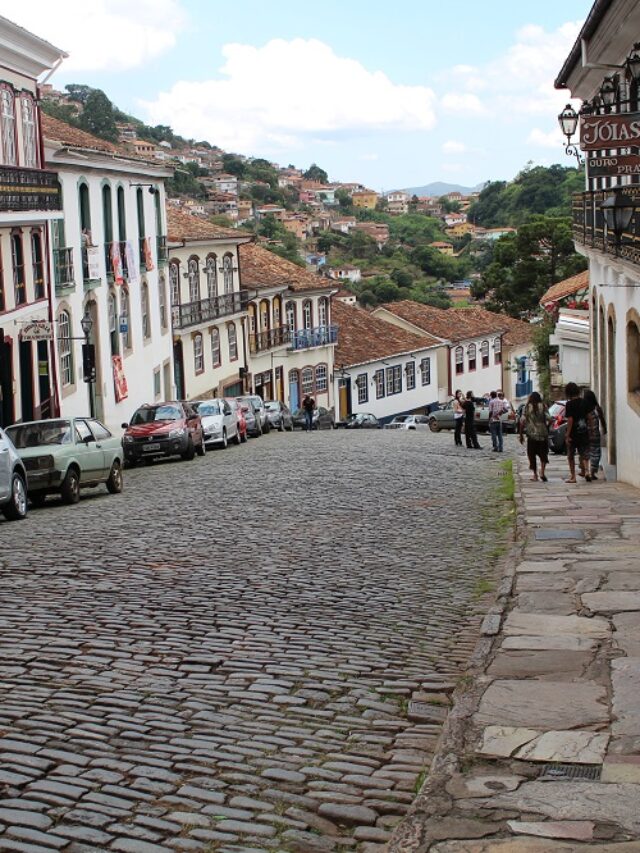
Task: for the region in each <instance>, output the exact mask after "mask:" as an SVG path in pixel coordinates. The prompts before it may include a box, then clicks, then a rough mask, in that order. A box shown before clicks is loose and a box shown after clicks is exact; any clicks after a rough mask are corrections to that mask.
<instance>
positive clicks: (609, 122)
mask: <svg viewBox="0 0 640 853" xmlns="http://www.w3.org/2000/svg"><path fill="white" fill-rule="evenodd" d="M629 145H640V112H637V113H617V114H616V115H595V116H583V117H582V118H581V119H580V148H582V150H583V151H602V150H603V149H605V148H627V147H628V146H629Z"/></svg>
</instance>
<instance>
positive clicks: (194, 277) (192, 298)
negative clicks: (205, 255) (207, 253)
mask: <svg viewBox="0 0 640 853" xmlns="http://www.w3.org/2000/svg"><path fill="white" fill-rule="evenodd" d="M187 269H188V277H189V302H199V301H200V269H199V267H198V259H197V258H189V265H188V268H187Z"/></svg>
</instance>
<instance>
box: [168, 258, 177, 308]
mask: <svg viewBox="0 0 640 853" xmlns="http://www.w3.org/2000/svg"><path fill="white" fill-rule="evenodd" d="M169 287H170V290H171V305H172V306H173V305H180V264H179V263H178V262H177V261H171V263H170V264H169Z"/></svg>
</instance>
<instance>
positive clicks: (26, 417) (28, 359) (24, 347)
mask: <svg viewBox="0 0 640 853" xmlns="http://www.w3.org/2000/svg"><path fill="white" fill-rule="evenodd" d="M19 360H20V402H21V406H22V415H21V420H23V421H32V420H33V414H34V405H33V403H34V401H33V355H32V352H31V341H20V344H19Z"/></svg>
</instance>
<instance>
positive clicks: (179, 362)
mask: <svg viewBox="0 0 640 853" xmlns="http://www.w3.org/2000/svg"><path fill="white" fill-rule="evenodd" d="M173 382H174V385H175V386H176V399H177V400H186V398H187V391H186V388H185V381H184V361H183V356H182V341H176V342H175V343H174V345H173Z"/></svg>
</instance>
